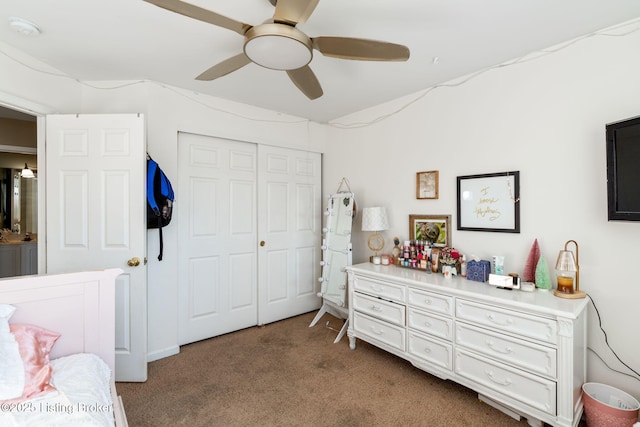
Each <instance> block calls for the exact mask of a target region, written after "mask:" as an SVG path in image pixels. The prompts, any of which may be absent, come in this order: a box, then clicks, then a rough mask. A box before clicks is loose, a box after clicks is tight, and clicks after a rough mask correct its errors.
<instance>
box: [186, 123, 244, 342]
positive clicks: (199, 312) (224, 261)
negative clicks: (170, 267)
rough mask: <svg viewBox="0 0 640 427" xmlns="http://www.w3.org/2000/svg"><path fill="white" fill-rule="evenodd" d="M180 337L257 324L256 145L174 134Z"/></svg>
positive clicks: (190, 339)
mask: <svg viewBox="0 0 640 427" xmlns="http://www.w3.org/2000/svg"><path fill="white" fill-rule="evenodd" d="M178 170H179V182H178V191H177V192H176V205H175V207H176V210H177V212H178V218H179V222H178V223H179V243H178V244H179V250H178V253H179V261H178V278H179V291H178V293H179V317H180V321H179V341H180V344H187V343H190V342H194V341H198V340H202V339H205V338H210V337H213V336H216V335H221V334H224V333H227V332H231V331H235V330H238V329H242V328H246V327H249V326H254V325H256V324H257V274H256V268H257V258H256V256H257V255H256V252H257V249H256V246H257V245H256V241H257V224H256V221H257V220H256V216H257V205H256V179H257V175H256V145H255V144H250V143H244V142H238V141H231V140H227V139H223V138H215V137H210V136H203V135H194V134H189V133H180V134H179V136H178Z"/></svg>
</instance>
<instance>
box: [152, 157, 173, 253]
mask: <svg viewBox="0 0 640 427" xmlns="http://www.w3.org/2000/svg"><path fill="white" fill-rule="evenodd" d="M174 200H175V198H174V194H173V188H172V187H171V182H170V181H169V178H167V176H166V175H165V174H164V172H163V171H162V169H160V166H158V163H156V162H155V161H154V160H153V159H152V158H151V157H150V156H149V155H147V228H148V229H153V228H157V229H158V230H159V233H160V254H159V255H158V261H162V252H163V249H164V242H163V239H162V227H165V226H167V225H168V224H169V223H170V222H171V214H172V211H173V201H174Z"/></svg>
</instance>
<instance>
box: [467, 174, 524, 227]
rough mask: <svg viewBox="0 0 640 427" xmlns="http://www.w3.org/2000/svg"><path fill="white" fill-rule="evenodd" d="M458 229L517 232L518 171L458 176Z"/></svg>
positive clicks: (518, 224) (518, 221)
mask: <svg viewBox="0 0 640 427" xmlns="http://www.w3.org/2000/svg"><path fill="white" fill-rule="evenodd" d="M457 181H458V211H457V214H458V227H457V228H458V230H471V231H502V232H505V233H519V232H520V172H519V171H512V172H499V173H490V174H484V175H467V176H459V177H458V179H457Z"/></svg>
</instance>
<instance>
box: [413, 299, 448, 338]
mask: <svg viewBox="0 0 640 427" xmlns="http://www.w3.org/2000/svg"><path fill="white" fill-rule="evenodd" d="M407 324H408V325H409V327H410V328H412V329H416V330H418V331H421V332H426V333H427V334H430V335H433V336H436V337H440V338H443V339H445V340H448V341H451V340H452V339H453V320H452V319H450V318H446V317H440V316H437V315H435V314H431V313H427V312H424V311H421V310H416V309H415V308H413V307H409V316H408V318H407Z"/></svg>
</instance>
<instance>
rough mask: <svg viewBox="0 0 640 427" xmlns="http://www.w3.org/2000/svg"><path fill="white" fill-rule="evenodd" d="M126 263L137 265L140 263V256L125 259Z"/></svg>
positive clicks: (131, 265)
mask: <svg viewBox="0 0 640 427" xmlns="http://www.w3.org/2000/svg"><path fill="white" fill-rule="evenodd" d="M127 265H128V266H129V267H137V266H139V265H140V258H138V257H135V256H134V257H133V258H131V259H130V260H129V261H127Z"/></svg>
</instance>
